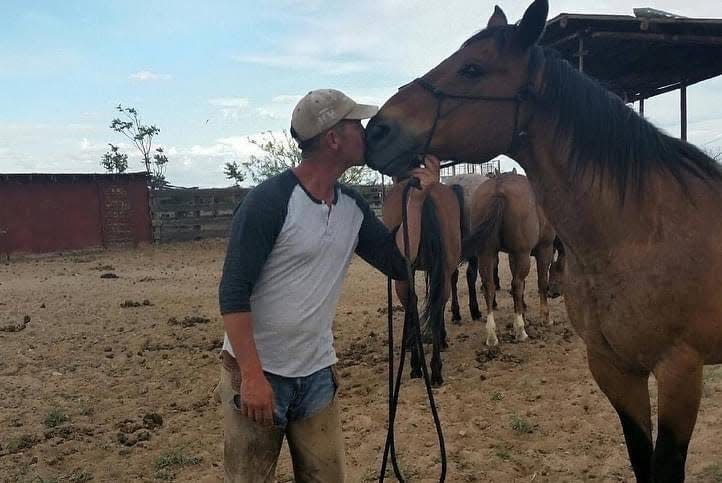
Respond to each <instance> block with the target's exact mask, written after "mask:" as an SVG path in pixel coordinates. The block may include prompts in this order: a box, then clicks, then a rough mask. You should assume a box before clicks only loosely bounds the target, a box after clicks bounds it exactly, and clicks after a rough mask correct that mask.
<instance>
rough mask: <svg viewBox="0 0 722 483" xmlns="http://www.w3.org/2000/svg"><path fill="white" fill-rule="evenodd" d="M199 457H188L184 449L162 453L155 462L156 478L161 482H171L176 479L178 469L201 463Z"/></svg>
mask: <svg viewBox="0 0 722 483" xmlns="http://www.w3.org/2000/svg"><path fill="white" fill-rule="evenodd" d="M201 460H202V459H201V458H199V457H198V456H188V455H186V454H185V451H184V449H183V448H179V449H175V450H172V451H165V452H163V453H161V455H160V456H159V457H158V459H157V460H156V461H155V477H156V479H159V480H164V481H170V480H174V479H175V471H174V470H176V469H179V468H183V467H185V466H192V465H197V464H199V463H200V462H201Z"/></svg>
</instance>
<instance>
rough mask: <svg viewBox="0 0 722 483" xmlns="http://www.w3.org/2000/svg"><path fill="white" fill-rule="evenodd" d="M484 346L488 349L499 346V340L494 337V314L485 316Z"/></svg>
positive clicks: (490, 313)
mask: <svg viewBox="0 0 722 483" xmlns="http://www.w3.org/2000/svg"><path fill="white" fill-rule="evenodd" d="M486 345H488V346H489V347H492V346H495V345H499V339H497V337H496V323H495V322H494V312H489V313H488V314H487V315H486Z"/></svg>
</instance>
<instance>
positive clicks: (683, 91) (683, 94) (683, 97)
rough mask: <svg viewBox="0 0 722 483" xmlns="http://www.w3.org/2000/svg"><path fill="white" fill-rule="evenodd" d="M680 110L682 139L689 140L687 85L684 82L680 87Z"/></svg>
mask: <svg viewBox="0 0 722 483" xmlns="http://www.w3.org/2000/svg"><path fill="white" fill-rule="evenodd" d="M679 111H680V117H681V124H682V126H681V131H682V136H681V137H682V140H683V141H686V140H687V86H686V85H685V84H682V87H681V88H680V89H679Z"/></svg>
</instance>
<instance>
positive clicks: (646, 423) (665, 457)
mask: <svg viewBox="0 0 722 483" xmlns="http://www.w3.org/2000/svg"><path fill="white" fill-rule="evenodd" d="M547 12H548V4H547V0H535V1H534V2H533V3H532V4H531V6H530V7H529V8H528V10H527V11H526V13H525V14H524V17H523V18H522V20H521V21H520V23H519V24H517V25H509V24H508V23H507V21H506V17H505V15H504V13H503V12H502V11H501V9H499V8H497V9H495V11H494V14H493V15H492V16H491V18H490V20H489V23H488V26H487V28H486V29H484V30H482V31H481V32H480V33H478V34H476V35H474V36H473V37H471V38H470V39H469V40H467V41H466V42H465V43H464V44H463V45H462V46H461V48H460V49H459V50H458V51H456V52H455V53H453V54H452V55H451V56H450V57H449V58H448V59H446V60H444V61H443V62H442V63H441V64H439V65H438V66H437V67H435V68H434V69H432V70H431V71H430V72H429V73H428V74H426V75H425V76H424V77H422V78H421V79H418V80H416V81H414V82H412V83H411V84H410V85H408V87H406V88H403V89H401V90H400V91H399V92H398V93H397V94H396V95H394V96H393V97H392V98H391V99H390V100H389V101H387V103H386V104H385V105H384V106H383V108H382V109H381V111H380V113H379V114H378V115H377V117H376V118H375V119H373V120H372V121H371V122H370V123H369V125H368V129H367V142H368V149H367V160H368V162H369V164H370V165H371V166H372V167H375V168H377V169H379V170H381V171H383V172H386V173H404V172H406V171H408V169H409V168H410V167H411V166H413V165H414V164H415V161H413V159H414V156H413V155H414V154H415V153H418V152H422V151H425V152H429V153H433V154H435V155H437V156H438V157H440V158H442V159H458V160H460V161H470V162H473V161H480V160H486V159H491V158H492V157H494V156H496V155H498V154H500V153H506V154H508V155H510V156H512V157H513V158H514V159H516V160H517V161H518V162H519V163H520V164H521V165H522V167H523V168H524V170H525V171H526V174H527V175H528V176H529V180H530V181H531V184H532V187H533V189H534V193H535V194H536V197H537V200H539V202H540V203H541V205H542V207H543V208H544V212H545V213H546V215H547V216H548V217H549V219H550V221H551V222H552V224H553V225H554V228H555V229H556V230H557V233H558V234H559V238H560V239H561V240H562V241H563V242H564V246H565V248H566V261H567V266H566V270H567V274H566V277H565V285H564V298H565V304H566V306H567V312H568V314H569V319H570V320H571V322H572V324H573V325H574V328H575V330H576V331H577V332H578V333H579V335H580V336H581V338H582V339H583V340H584V343H585V344H586V349H587V359H588V363H589V368H590V369H591V372H592V375H593V377H594V379H595V380H596V382H597V383H598V384H599V387H600V388H601V389H602V391H603V392H604V393H605V394H606V396H607V398H608V399H609V401H610V402H611V404H612V406H613V407H614V409H615V410H616V411H617V413H618V415H619V419H620V421H621V425H622V429H623V431H624V437H625V440H626V443H627V450H628V452H629V457H630V460H631V464H632V467H633V469H634V473H635V475H636V477H637V481H639V482H649V481H655V482H660V481H683V480H684V473H685V461H686V458H687V447H688V444H689V441H690V439H691V436H692V432H693V430H694V425H695V421H696V419H697V412H698V409H699V404H700V398H701V394H702V373H703V370H702V369H703V365H704V364H719V363H722V297H720V296H719V292H720V287H722V217H720V216H719V207H720V206H722V189H721V188H722V172H721V171H720V167H719V165H718V164H717V163H716V162H715V161H714V160H712V159H711V158H710V157H709V156H707V155H705V154H704V153H703V152H702V151H700V150H699V149H698V148H696V147H694V146H693V145H691V144H688V143H686V142H684V141H682V140H679V139H676V138H673V137H671V136H668V135H666V134H664V133H662V132H661V131H659V130H658V129H657V128H656V127H654V126H653V125H652V124H650V123H649V122H648V121H646V120H645V119H643V118H640V117H639V116H638V115H637V114H636V113H635V112H634V111H633V110H632V109H630V108H629V107H628V106H626V105H625V104H624V102H623V101H622V100H621V99H619V98H618V97H616V96H615V95H614V94H612V93H610V92H609V91H607V90H605V89H604V88H603V87H601V86H600V85H598V84H597V83H595V82H594V81H593V80H591V79H589V78H587V77H585V76H584V75H583V74H581V73H579V72H578V71H577V70H576V69H574V68H573V67H572V66H571V65H570V64H569V63H567V62H566V61H564V60H562V59H560V58H559V56H558V55H557V54H555V53H554V52H553V51H550V50H547V49H544V48H542V47H540V46H538V45H537V41H538V39H539V37H540V36H541V34H542V31H543V30H544V25H545V22H546V16H547ZM650 374H654V376H655V379H656V381H657V388H658V413H657V424H658V427H657V439H656V443H654V444H653V441H652V422H651V408H650V398H649V391H648V387H647V383H648V380H649V376H650Z"/></svg>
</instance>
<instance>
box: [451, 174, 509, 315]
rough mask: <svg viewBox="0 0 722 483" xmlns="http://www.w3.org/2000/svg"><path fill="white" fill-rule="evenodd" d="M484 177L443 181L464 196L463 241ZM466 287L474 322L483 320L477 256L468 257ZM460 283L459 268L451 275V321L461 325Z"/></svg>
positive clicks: (465, 176)
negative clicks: (478, 296)
mask: <svg viewBox="0 0 722 483" xmlns="http://www.w3.org/2000/svg"><path fill="white" fill-rule="evenodd" d="M488 180H489V178H487V177H486V176H484V175H481V174H476V173H467V174H457V175H453V176H446V177H445V178H444V179H443V182H444V184H446V185H448V186H451V187H452V189H453V190H455V191H456V192H457V196H458V193H459V192H460V193H461V195H462V198H461V199H462V200H463V204H462V209H461V211H462V213H463V216H462V218H461V236H462V239H463V238H466V237H467V236H469V227H470V226H471V201H472V197H473V196H474V192H475V191H476V189H477V188H478V187H479V186H481V184H482V183H484V182H486V181H488ZM466 262H467V265H466V285H467V288H468V293H469V312H470V314H471V318H472V319H473V320H479V319H481V312H479V302H478V301H477V299H476V277H477V273H478V270H479V263H478V260H477V258H476V255H474V256H469V257H466ZM458 281H459V269H458V267H457V269H456V270H454V273H453V274H452V275H451V320H452V322H455V323H460V321H461V312H460V310H459V293H458V290H457V288H456V287H457V284H458ZM494 284H495V285H496V287H497V288H499V270H498V268H496V266H495V269H494Z"/></svg>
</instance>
